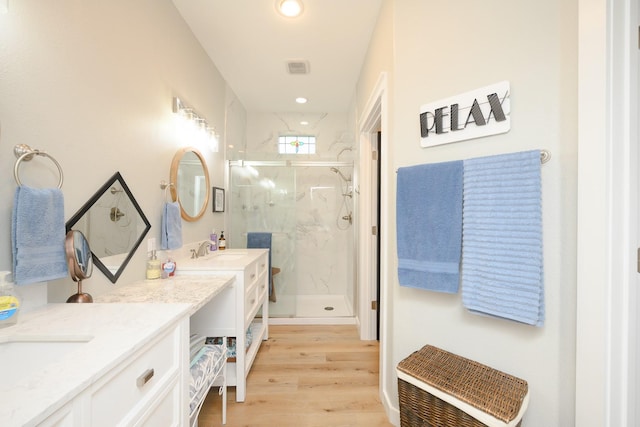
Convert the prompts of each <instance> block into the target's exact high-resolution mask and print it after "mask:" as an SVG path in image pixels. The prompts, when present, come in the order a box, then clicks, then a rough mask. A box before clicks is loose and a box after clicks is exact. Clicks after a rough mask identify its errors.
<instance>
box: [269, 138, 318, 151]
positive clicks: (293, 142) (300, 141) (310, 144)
mask: <svg viewBox="0 0 640 427" xmlns="http://www.w3.org/2000/svg"><path fill="white" fill-rule="evenodd" d="M278 153H280V154H316V137H315V136H311V135H286V136H281V137H279V138H278Z"/></svg>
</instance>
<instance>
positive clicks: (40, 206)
mask: <svg viewBox="0 0 640 427" xmlns="http://www.w3.org/2000/svg"><path fill="white" fill-rule="evenodd" d="M64 241H65V224H64V199H63V197H62V191H61V190H60V189H58V188H42V189H40V188H38V189H36V188H31V187H26V186H20V187H18V188H17V189H16V193H15V197H14V200H13V211H12V218H11V251H12V254H13V279H14V281H15V283H16V284H17V285H27V284H31V283H38V282H46V281H49V280H56V279H61V278H63V277H66V276H67V275H68V272H69V270H68V267H67V257H66V252H65V247H64Z"/></svg>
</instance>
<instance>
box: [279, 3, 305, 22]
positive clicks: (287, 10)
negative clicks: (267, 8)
mask: <svg viewBox="0 0 640 427" xmlns="http://www.w3.org/2000/svg"><path fill="white" fill-rule="evenodd" d="M276 8H277V9H278V12H280V13H281V14H282V15H284V16H286V17H287V18H295V17H296V16H299V15H300V14H301V13H302V1H301V0H277V1H276Z"/></svg>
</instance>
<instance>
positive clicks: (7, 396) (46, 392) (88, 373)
mask: <svg viewBox="0 0 640 427" xmlns="http://www.w3.org/2000/svg"><path fill="white" fill-rule="evenodd" d="M191 307H192V305H191V304H48V305H46V306H44V307H42V308H40V309H36V310H34V311H32V312H29V313H25V314H19V318H18V323H17V324H15V325H13V326H10V327H6V328H3V329H0V342H5V344H0V355H1V356H2V357H0V359H2V360H3V362H8V358H9V356H8V355H7V354H3V353H2V352H3V351H5V352H7V351H9V350H10V349H11V347H10V344H11V341H12V340H15V339H22V340H24V339H25V338H26V339H33V340H40V339H43V340H47V339H52V338H55V337H76V338H77V337H81V338H82V337H84V338H82V339H85V340H88V341H87V342H81V343H78V345H77V346H75V347H73V349H71V350H69V352H67V353H65V354H64V355H63V356H59V357H55V354H54V352H51V353H49V352H43V351H42V347H40V348H39V347H38V346H40V344H39V343H33V344H34V346H35V349H38V348H39V349H40V351H35V349H34V351H33V352H30V353H29V352H27V354H26V355H25V356H28V357H25V359H31V358H33V359H34V360H36V361H38V363H37V364H35V366H34V364H33V363H30V362H29V363H28V362H25V363H24V365H25V366H23V367H22V368H20V370H18V371H16V370H17V369H18V368H17V367H15V366H11V365H9V363H5V364H4V366H2V365H0V370H1V371H0V372H3V374H2V375H0V378H2V381H0V420H2V421H0V424H2V425H6V426H23V425H36V424H38V423H39V422H41V421H42V420H43V419H45V418H46V417H47V416H49V415H51V414H52V413H54V412H55V411H56V410H58V409H59V408H60V407H61V406H62V405H63V404H64V403H66V402H67V401H68V400H70V399H73V398H74V397H75V396H77V395H78V394H79V393H81V392H82V391H83V390H85V389H86V388H87V387H89V386H90V385H91V384H92V383H93V382H95V381H96V380H97V379H98V378H100V377H101V376H102V375H104V374H105V373H107V372H108V371H110V370H111V369H113V368H114V367H116V366H117V365H119V364H121V363H123V362H124V361H125V360H126V359H127V358H128V357H130V356H131V355H132V354H134V353H135V352H136V351H138V350H139V349H141V348H142V347H143V346H144V345H145V343H147V342H149V340H150V339H152V338H153V337H155V336H157V335H158V334H160V333H162V332H164V331H165V330H167V329H168V328H169V327H170V326H171V325H172V324H174V322H176V321H178V320H180V319H182V318H185V317H186V316H188V314H189V312H190V309H191ZM7 341H10V342H7ZM74 344H75V343H74ZM47 345H48V344H44V346H45V347H44V348H46V346H47ZM8 376H13V377H14V379H13V380H8V379H7V377H8Z"/></svg>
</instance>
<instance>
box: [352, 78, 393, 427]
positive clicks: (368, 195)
mask: <svg viewBox="0 0 640 427" xmlns="http://www.w3.org/2000/svg"><path fill="white" fill-rule="evenodd" d="M387 84H388V83H387V73H381V74H380V77H378V81H377V82H376V85H375V86H374V89H373V91H372V92H371V96H370V97H369V100H368V102H367V104H366V106H365V108H364V109H363V113H362V116H361V117H360V121H359V122H358V123H359V131H360V132H359V133H360V150H359V153H360V176H361V186H360V189H359V190H360V194H359V197H358V204H359V212H360V229H359V235H360V238H359V239H358V245H359V260H358V302H359V304H358V310H359V317H360V339H363V340H373V339H375V336H376V312H375V310H371V301H372V299H373V298H374V296H375V291H376V288H375V287H376V283H375V281H374V280H372V279H371V278H372V277H373V276H374V274H375V271H376V266H375V265H373V263H372V261H371V260H372V244H371V226H372V225H374V224H373V220H372V218H373V217H372V215H371V213H370V212H369V211H370V209H371V204H372V200H373V195H372V192H373V191H374V189H373V188H371V187H372V186H371V182H372V176H371V175H372V167H371V154H370V153H371V147H372V146H373V145H374V143H373V142H372V141H374V138H375V139H377V131H378V127H379V129H380V130H381V132H382V135H381V140H380V151H381V152H382V153H383V156H382V158H381V162H380V205H381V206H382V207H383V209H381V212H380V218H379V219H378V221H379V222H380V224H381V229H380V230H379V231H378V239H380V253H379V254H378V262H379V263H380V361H379V366H380V368H379V369H380V377H379V378H380V384H379V393H380V400H381V402H382V405H383V406H384V408H385V411H386V413H387V415H388V416H389V415H390V414H392V413H393V412H394V406H395V403H394V402H396V398H395V397H393V396H388V395H387V394H386V390H391V389H392V387H391V386H390V385H389V384H388V382H389V381H390V380H389V379H388V378H389V375H387V367H388V366H390V365H391V364H390V363H389V360H391V359H392V357H393V351H392V350H393V349H392V348H391V345H390V344H389V343H390V342H391V341H390V340H389V329H388V328H389V327H388V325H389V322H388V321H387V317H388V315H389V314H388V313H389V311H388V308H387V304H388V303H390V301H391V298H392V296H391V294H392V292H391V289H390V286H389V281H388V280H387V276H388V269H389V259H390V256H391V255H390V254H389V250H388V248H389V231H388V230H386V229H385V227H384V224H388V220H387V218H388V216H389V214H388V210H386V209H384V207H385V206H391V205H390V203H389V189H388V183H389V182H395V180H393V181H392V180H391V179H390V178H389V173H391V172H389V171H390V170H391V166H390V165H391V156H390V149H389V135H390V133H391V129H390V127H389V104H388V86H387ZM376 143H377V142H376ZM396 412H397V410H396Z"/></svg>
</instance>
